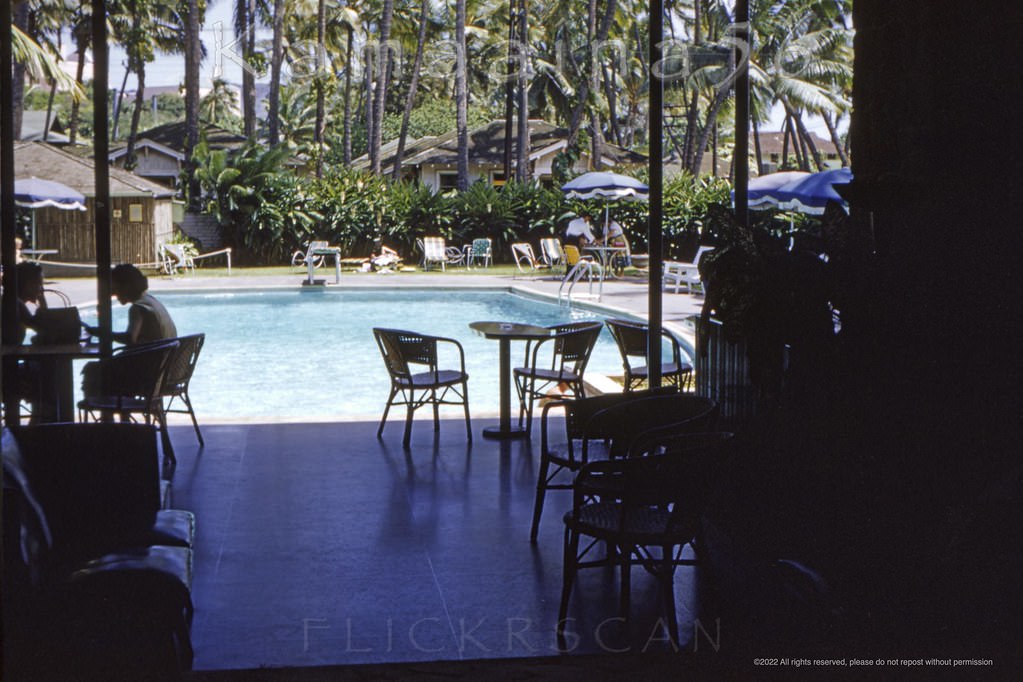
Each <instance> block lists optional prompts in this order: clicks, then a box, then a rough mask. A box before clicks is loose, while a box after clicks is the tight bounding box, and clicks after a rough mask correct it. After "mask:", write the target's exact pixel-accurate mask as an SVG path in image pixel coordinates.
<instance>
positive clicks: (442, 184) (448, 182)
mask: <svg viewBox="0 0 1023 682" xmlns="http://www.w3.org/2000/svg"><path fill="white" fill-rule="evenodd" d="M437 186H438V187H439V188H440V191H441V192H447V191H449V190H453V189H458V173H457V172H455V171H440V172H439V173H437Z"/></svg>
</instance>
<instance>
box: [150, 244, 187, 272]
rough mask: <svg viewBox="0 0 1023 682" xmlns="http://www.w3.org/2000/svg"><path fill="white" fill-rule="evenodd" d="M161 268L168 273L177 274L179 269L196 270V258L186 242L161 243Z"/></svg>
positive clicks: (159, 250)
mask: <svg viewBox="0 0 1023 682" xmlns="http://www.w3.org/2000/svg"><path fill="white" fill-rule="evenodd" d="M157 250H158V252H159V256H160V269H161V270H162V271H163V272H164V274H167V275H176V274H178V270H184V271H185V272H195V259H194V258H193V254H192V253H191V250H190V249H187V248H185V245H184V244H160V245H159V247H157Z"/></svg>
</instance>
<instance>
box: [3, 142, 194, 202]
mask: <svg viewBox="0 0 1023 682" xmlns="http://www.w3.org/2000/svg"><path fill="white" fill-rule="evenodd" d="M95 172H96V171H95V164H94V163H93V162H92V159H86V158H82V157H79V156H75V155H74V154H69V153H67V152H65V151H64V150H62V149H58V148H57V147H54V146H53V145H49V144H46V143H44V142H17V143H15V145H14V177H16V178H27V177H36V178H42V179H44V180H55V181H57V182H60V183H63V184H65V185H67V186H68V187H71V188H73V189H76V190H78V191H79V192H81V193H82V194H84V195H85V196H87V197H94V196H96V178H95ZM110 196H112V197H139V196H146V197H153V198H164V197H172V196H174V191H173V190H171V189H168V188H166V187H164V186H163V185H158V184H156V183H155V182H150V181H149V180H146V179H145V178H140V177H139V176H137V175H134V174H132V173H129V172H127V171H123V170H121V169H119V168H113V167H111V168H110Z"/></svg>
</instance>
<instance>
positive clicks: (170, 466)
mask: <svg viewBox="0 0 1023 682" xmlns="http://www.w3.org/2000/svg"><path fill="white" fill-rule="evenodd" d="M156 423H157V425H158V426H159V427H160V444H161V445H162V446H163V463H164V477H165V478H169V477H170V476H173V475H174V469H175V468H176V467H177V465H178V459H177V457H175V456H174V446H173V445H172V444H171V439H170V431H168V430H167V415H166V414H164V411H163V410H162V409H159V410H156ZM168 470H169V472H168Z"/></svg>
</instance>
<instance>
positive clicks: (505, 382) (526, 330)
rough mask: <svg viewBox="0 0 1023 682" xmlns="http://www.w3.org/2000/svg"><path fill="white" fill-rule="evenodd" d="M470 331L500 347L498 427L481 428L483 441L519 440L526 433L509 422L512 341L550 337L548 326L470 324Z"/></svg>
mask: <svg viewBox="0 0 1023 682" xmlns="http://www.w3.org/2000/svg"><path fill="white" fill-rule="evenodd" d="M469 328H470V329H472V330H473V331H475V332H477V333H479V334H482V335H483V336H484V337H486V338H488V339H495V340H497V341H498V343H499V344H500V346H499V349H500V350H499V352H500V372H501V418H500V422H499V423H498V425H497V426H488V427H486V428H485V429H483V435H484V436H485V437H486V438H521V437H522V436H526V435H528V431H526V429H525V428H523V427H522V426H519V425H518V424H512V422H511V342H512V341H535V340H537V339H545V338H547V337H549V336H551V335H552V334H553V331H552V330H550V329H548V328H547V327H539V326H537V325H533V324H521V323H519V322H472V323H470V324H469Z"/></svg>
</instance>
